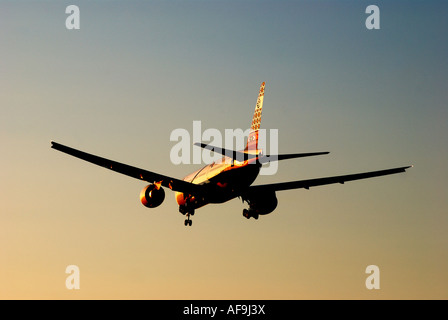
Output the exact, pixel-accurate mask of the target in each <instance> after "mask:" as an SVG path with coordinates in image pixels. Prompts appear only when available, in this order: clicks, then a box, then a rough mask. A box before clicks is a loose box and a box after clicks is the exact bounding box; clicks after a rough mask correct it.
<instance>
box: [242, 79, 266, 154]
mask: <svg viewBox="0 0 448 320" xmlns="http://www.w3.org/2000/svg"><path fill="white" fill-rule="evenodd" d="M265 85H266V82H263V83H262V84H261V86H260V91H259V93H258V99H257V104H256V105H255V111H254V116H253V118H252V124H251V127H250V132H249V137H248V138H247V144H246V148H245V149H244V151H249V150H250V151H255V152H256V151H257V149H258V130H259V129H260V123H261V111H262V109H263V99H264V87H265Z"/></svg>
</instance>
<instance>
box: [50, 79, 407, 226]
mask: <svg viewBox="0 0 448 320" xmlns="http://www.w3.org/2000/svg"><path fill="white" fill-rule="evenodd" d="M265 84H266V83H265V82H263V83H262V84H261V87H260V91H259V94H258V99H257V103H256V106H255V111H254V115H253V118H252V123H251V127H250V131H249V136H248V139H247V143H246V147H245V149H244V150H239V151H235V150H229V149H225V148H220V147H216V146H211V145H207V144H204V143H195V145H196V146H198V147H202V148H204V149H206V150H210V151H213V152H215V153H218V154H220V155H222V156H223V157H222V158H221V160H220V161H215V162H213V163H211V164H209V165H207V166H204V167H203V168H201V169H199V170H197V171H195V172H193V173H191V174H189V175H187V176H186V177H184V178H183V179H182V180H181V179H177V178H174V177H170V176H166V175H162V174H159V173H155V172H152V171H147V170H144V169H140V168H137V167H133V166H130V165H127V164H124V163H120V162H117V161H113V160H109V159H106V158H102V157H99V156H96V155H93V154H89V153H86V152H83V151H80V150H77V149H73V148H71V147H68V146H65V145H62V144H59V143H57V142H54V141H52V142H51V148H53V149H56V150H58V151H61V152H64V153H67V154H69V155H71V156H74V157H77V158H79V159H82V160H85V161H88V162H91V163H93V164H96V165H98V166H101V167H104V168H106V169H109V170H112V171H115V172H118V173H121V174H124V175H127V176H130V177H132V178H135V179H139V180H143V181H146V182H149V185H147V186H146V187H144V188H143V189H142V190H141V192H140V201H141V203H142V204H143V205H144V206H145V207H147V208H156V207H158V206H159V205H161V204H162V202H163V201H164V200H165V191H164V189H163V188H162V187H165V188H168V189H170V190H172V191H174V192H175V199H176V201H177V204H178V205H179V212H180V213H182V214H183V215H185V216H186V219H185V223H184V224H185V226H191V225H192V220H191V216H193V215H194V213H195V210H196V209H199V208H201V207H203V206H205V205H207V204H211V203H224V202H227V201H229V200H231V199H234V198H236V197H239V198H241V199H242V202H243V203H244V202H247V204H248V205H249V207H248V208H247V209H244V210H243V216H244V217H245V218H247V219H250V218H254V219H256V220H257V219H258V217H259V216H260V215H266V214H269V213H271V212H273V211H274V210H275V208H276V207H277V204H278V200H277V197H276V192H278V191H282V190H290V189H299V188H304V189H307V190H309V188H311V187H316V186H322V185H328V184H334V183H340V184H344V183H345V182H348V181H354V180H360V179H366V178H373V177H379V176H385V175H390V174H395V173H402V172H405V171H406V169H408V168H410V167H412V166H404V167H399V168H392V169H385V170H378V171H370V172H363V173H355V174H348V175H340V176H333V177H323V178H316V179H307V180H298V181H289V182H279V183H272V184H263V185H252V183H253V182H254V181H255V179H256V178H257V176H258V174H259V172H260V168H261V166H262V165H263V164H264V163H268V162H270V161H280V160H286V159H293V158H301V157H311V156H318V155H324V154H328V153H329V152H312V153H294V154H278V155H268V154H266V155H265V154H263V150H261V149H259V148H258V147H259V130H260V122H261V112H262V108H263V100H264V91H265Z"/></svg>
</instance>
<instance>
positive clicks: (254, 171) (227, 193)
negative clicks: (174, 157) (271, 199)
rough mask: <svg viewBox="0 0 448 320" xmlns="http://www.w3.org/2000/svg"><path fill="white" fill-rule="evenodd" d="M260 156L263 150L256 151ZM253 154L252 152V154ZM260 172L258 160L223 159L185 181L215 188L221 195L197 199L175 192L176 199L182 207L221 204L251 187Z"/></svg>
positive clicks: (187, 177) (191, 175)
mask: <svg viewBox="0 0 448 320" xmlns="http://www.w3.org/2000/svg"><path fill="white" fill-rule="evenodd" d="M254 151H255V152H254V153H255V154H259V153H260V152H261V150H254ZM250 153H252V152H250ZM259 170H260V166H259V164H257V159H256V158H253V159H249V160H244V161H242V162H240V161H237V160H233V159H232V158H229V157H223V158H221V159H220V160H219V161H216V162H213V163H211V164H209V165H207V166H205V167H202V168H201V169H199V170H197V171H195V172H192V173H191V174H189V175H187V176H186V177H185V178H184V179H183V180H184V181H187V182H191V183H194V184H207V185H208V186H209V187H210V188H213V187H215V189H216V190H219V192H217V193H215V194H219V195H220V196H217V197H215V198H213V199H195V198H194V197H189V196H188V195H186V194H184V193H182V192H175V198H176V201H177V203H178V204H179V205H180V206H184V205H185V204H186V203H187V202H188V203H189V206H193V207H195V208H199V207H202V206H204V205H206V204H208V203H221V202H225V201H228V200H230V199H232V198H234V197H235V196H237V195H236V194H235V190H236V189H238V188H244V187H247V186H249V185H250V184H251V183H252V182H253V181H254V180H255V179H256V177H257V176H258V172H259Z"/></svg>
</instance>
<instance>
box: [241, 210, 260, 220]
mask: <svg viewBox="0 0 448 320" xmlns="http://www.w3.org/2000/svg"><path fill="white" fill-rule="evenodd" d="M251 211H252V210H250V209H249V210H247V209H243V216H244V217H245V218H246V219H250V218H254V219H255V220H258V213H255V212H253V211H252V212H251Z"/></svg>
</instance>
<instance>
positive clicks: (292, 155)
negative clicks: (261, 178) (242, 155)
mask: <svg viewBox="0 0 448 320" xmlns="http://www.w3.org/2000/svg"><path fill="white" fill-rule="evenodd" d="M329 153H330V152H310V153H290V154H273V155H265V156H263V157H260V158H259V161H260V163H268V162H271V161H280V160H287V159H294V158H304V157H312V156H320V155H322V154H329Z"/></svg>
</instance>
